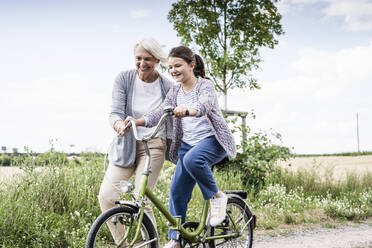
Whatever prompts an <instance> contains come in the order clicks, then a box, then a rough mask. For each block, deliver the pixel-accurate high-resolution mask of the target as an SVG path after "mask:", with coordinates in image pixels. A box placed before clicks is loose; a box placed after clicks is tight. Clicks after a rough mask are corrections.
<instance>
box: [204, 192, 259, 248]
mask: <svg viewBox="0 0 372 248" xmlns="http://www.w3.org/2000/svg"><path fill="white" fill-rule="evenodd" d="M228 197H229V198H228V200H227V207H226V213H227V215H226V218H225V220H224V221H223V222H222V223H221V225H218V226H216V227H214V228H213V231H212V233H213V235H220V234H229V233H233V232H234V228H233V227H232V224H231V218H233V219H234V223H236V225H238V226H239V229H240V230H243V233H242V234H241V235H240V236H239V237H236V238H230V239H216V240H212V242H209V248H215V247H221V248H223V247H239V248H251V247H252V243H253V229H254V218H253V215H252V212H251V211H250V209H249V207H248V205H247V203H245V201H244V200H242V199H241V198H239V197H236V196H230V195H228Z"/></svg>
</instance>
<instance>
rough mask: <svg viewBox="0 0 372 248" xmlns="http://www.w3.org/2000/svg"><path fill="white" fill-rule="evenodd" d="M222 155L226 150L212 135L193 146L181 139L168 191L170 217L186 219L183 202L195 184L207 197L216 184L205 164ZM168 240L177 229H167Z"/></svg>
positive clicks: (186, 201) (215, 190)
mask: <svg viewBox="0 0 372 248" xmlns="http://www.w3.org/2000/svg"><path fill="white" fill-rule="evenodd" d="M225 157H226V151H225V150H224V149H223V147H222V146H221V145H220V144H219V143H218V141H217V140H216V138H215V136H209V137H207V138H205V139H203V140H201V141H200V142H199V143H197V144H196V145H195V146H190V145H188V144H186V143H185V142H181V146H180V148H179V150H178V161H177V166H176V170H175V171H174V174H173V178H172V183H171V187H170V193H169V211H170V213H171V214H172V215H173V216H181V217H182V223H184V222H185V221H186V211H187V204H188V202H189V201H190V199H191V195H192V191H193V189H194V187H195V184H196V183H197V184H198V186H199V188H200V191H201V193H202V195H203V198H204V200H209V199H211V198H212V197H213V196H214V195H215V194H216V193H217V192H218V187H217V184H216V181H215V180H214V177H213V173H212V171H211V169H210V167H209V166H211V165H213V164H216V163H218V162H220V161H221V160H222V159H224V158H225ZM168 237H169V238H170V239H178V232H177V231H174V230H169V232H168Z"/></svg>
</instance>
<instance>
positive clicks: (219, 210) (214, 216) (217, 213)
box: [209, 192, 227, 226]
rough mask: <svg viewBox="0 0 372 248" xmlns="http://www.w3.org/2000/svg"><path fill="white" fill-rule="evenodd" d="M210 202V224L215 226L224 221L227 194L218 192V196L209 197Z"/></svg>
mask: <svg viewBox="0 0 372 248" xmlns="http://www.w3.org/2000/svg"><path fill="white" fill-rule="evenodd" d="M210 203H211V219H210V221H209V223H210V225H211V226H217V225H219V224H221V223H222V221H224V219H225V216H226V205H227V196H226V195H225V194H224V193H222V192H220V196H219V197H218V198H217V197H213V198H212V199H210Z"/></svg>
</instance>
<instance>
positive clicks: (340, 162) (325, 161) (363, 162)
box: [278, 155, 372, 180]
mask: <svg viewBox="0 0 372 248" xmlns="http://www.w3.org/2000/svg"><path fill="white" fill-rule="evenodd" d="M278 165H280V166H281V167H282V168H289V169H291V170H298V169H300V168H309V167H313V168H315V169H318V170H319V173H320V174H324V172H326V170H333V176H334V178H335V179H338V180H343V179H345V178H346V175H347V174H348V173H350V172H353V173H357V174H360V175H362V174H365V173H366V172H368V171H370V172H372V155H364V156H314V157H302V156H301V157H295V158H292V159H290V160H288V161H285V162H283V161H282V162H279V163H278Z"/></svg>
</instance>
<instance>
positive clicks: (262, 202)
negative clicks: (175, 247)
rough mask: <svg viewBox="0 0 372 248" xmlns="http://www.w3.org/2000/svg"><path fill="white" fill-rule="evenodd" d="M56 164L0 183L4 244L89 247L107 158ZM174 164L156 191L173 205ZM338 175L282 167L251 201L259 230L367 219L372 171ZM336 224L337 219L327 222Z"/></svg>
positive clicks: (226, 179)
mask: <svg viewBox="0 0 372 248" xmlns="http://www.w3.org/2000/svg"><path fill="white" fill-rule="evenodd" d="M57 164H58V163H56V162H53V161H50V163H49V166H45V167H43V168H42V169H35V164H33V163H32V160H28V163H27V164H23V166H24V168H25V171H26V173H24V175H23V176H22V177H19V178H18V180H15V181H14V182H13V183H11V184H7V185H4V184H3V185H0V200H1V205H0V219H1V222H0V247H83V246H84V243H85V238H86V235H87V233H88V231H89V228H90V226H91V225H92V223H93V221H94V220H95V218H96V217H97V216H98V215H99V214H100V208H99V204H98V200H97V195H98V191H99V187H100V184H101V182H102V179H103V159H102V156H89V155H87V156H85V157H82V158H79V159H75V160H69V162H68V163H66V164H65V165H64V166H57ZM173 170H174V166H173V165H170V164H169V163H167V164H166V165H165V166H164V170H163V172H162V174H161V178H160V179H159V181H158V184H157V187H156V190H155V193H156V195H157V197H158V198H159V199H160V200H161V201H162V202H163V203H164V204H165V205H167V203H168V193H169V184H170V181H171V176H172V173H173ZM332 173H333V172H332V171H327V172H324V173H322V174H319V171H318V170H317V168H316V166H314V167H311V168H307V169H302V170H298V171H296V172H293V171H290V170H285V169H279V168H277V169H276V170H275V171H274V173H272V174H271V175H268V176H267V178H266V186H264V187H262V188H261V189H260V191H259V192H250V194H249V199H247V202H248V204H249V206H250V207H251V209H252V211H253V212H254V213H255V214H256V215H257V216H258V228H262V229H277V228H279V227H280V226H281V225H283V224H285V225H297V224H303V223H326V224H325V226H326V227H329V228H332V226H333V224H332V223H334V222H335V221H344V220H355V221H358V220H363V219H365V218H367V217H371V216H372V187H371V186H372V174H371V173H365V174H364V175H357V174H353V173H349V174H348V175H347V177H346V179H345V180H344V181H336V180H334V179H333V174H332ZM215 178H216V181H217V183H218V185H219V187H220V188H221V189H244V188H243V187H242V183H241V181H240V178H241V175H239V173H238V172H234V173H233V172H231V171H228V172H221V171H217V172H216V173H215ZM201 203H202V196H201V193H200V191H199V189H198V188H197V187H196V189H195V191H194V194H193V198H192V200H191V202H190V204H189V210H188V219H189V220H198V218H199V213H200V212H199V211H200V209H199V208H200V206H201ZM154 213H155V216H156V218H157V224H158V232H159V233H160V235H161V240H162V241H164V240H165V238H166V233H167V224H166V221H165V219H164V218H163V217H161V215H160V213H159V212H158V211H157V210H156V209H155V210H154ZM327 223H329V224H327Z"/></svg>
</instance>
